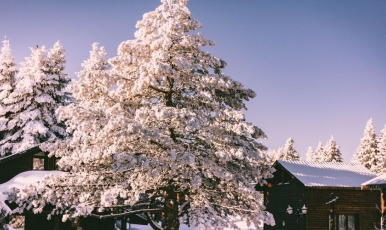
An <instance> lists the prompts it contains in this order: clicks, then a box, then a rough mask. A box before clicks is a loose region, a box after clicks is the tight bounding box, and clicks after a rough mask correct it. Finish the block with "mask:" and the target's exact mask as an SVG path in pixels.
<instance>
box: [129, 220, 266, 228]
mask: <svg viewBox="0 0 386 230" xmlns="http://www.w3.org/2000/svg"><path fill="white" fill-rule="evenodd" d="M236 224H237V226H238V227H239V228H240V229H243V230H252V229H257V228H256V227H255V226H254V225H253V224H252V225H251V226H249V227H248V226H247V223H246V222H245V221H239V222H237V223H236ZM128 229H130V230H153V228H152V227H151V226H150V225H137V224H131V225H130V228H128ZM192 229H195V228H193V227H188V226H187V225H181V226H180V230H192ZM258 229H260V228H258Z"/></svg>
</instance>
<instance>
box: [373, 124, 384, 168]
mask: <svg viewBox="0 0 386 230" xmlns="http://www.w3.org/2000/svg"><path fill="white" fill-rule="evenodd" d="M378 151H379V152H378V155H377V157H378V159H377V164H376V166H374V170H373V171H374V172H375V173H377V174H382V173H386V125H385V127H384V128H383V129H382V130H381V134H380V135H379V137H378Z"/></svg>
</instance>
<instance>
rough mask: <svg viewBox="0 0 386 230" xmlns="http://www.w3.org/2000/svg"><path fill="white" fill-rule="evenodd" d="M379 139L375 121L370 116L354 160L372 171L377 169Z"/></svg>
mask: <svg viewBox="0 0 386 230" xmlns="http://www.w3.org/2000/svg"><path fill="white" fill-rule="evenodd" d="M378 153H379V150H378V140H377V136H376V134H375V128H374V122H373V119H372V118H370V119H369V120H368V121H367V123H366V128H365V130H364V132H363V137H362V138H361V141H360V144H359V146H358V149H357V151H356V153H355V155H354V159H353V160H354V161H356V162H359V163H361V164H362V165H363V166H365V167H366V168H368V169H370V170H371V171H373V172H374V171H375V167H376V165H377V164H378V161H379V159H378Z"/></svg>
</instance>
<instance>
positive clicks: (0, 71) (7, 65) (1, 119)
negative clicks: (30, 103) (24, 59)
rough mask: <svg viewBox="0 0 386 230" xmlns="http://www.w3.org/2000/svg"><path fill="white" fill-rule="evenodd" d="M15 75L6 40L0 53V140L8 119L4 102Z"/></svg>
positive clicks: (12, 59) (11, 87)
mask: <svg viewBox="0 0 386 230" xmlns="http://www.w3.org/2000/svg"><path fill="white" fill-rule="evenodd" d="M16 73H17V69H16V63H15V62H14V58H13V56H12V54H11V46H10V44H9V41H8V40H4V41H3V46H2V48H1V53H0V140H1V139H3V138H4V134H5V132H6V128H7V123H8V119H9V113H7V109H6V105H5V104H4V100H5V99H7V98H8V97H9V95H10V94H11V93H12V91H13V90H14V83H15V76H16Z"/></svg>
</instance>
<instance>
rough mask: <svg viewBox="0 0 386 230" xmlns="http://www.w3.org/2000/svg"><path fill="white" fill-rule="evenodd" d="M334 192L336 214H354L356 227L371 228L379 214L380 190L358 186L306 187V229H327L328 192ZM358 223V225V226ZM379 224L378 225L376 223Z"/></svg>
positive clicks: (379, 216)
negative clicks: (334, 187) (364, 188)
mask: <svg viewBox="0 0 386 230" xmlns="http://www.w3.org/2000/svg"><path fill="white" fill-rule="evenodd" d="M331 193H334V196H333V197H335V196H337V197H338V199H337V201H336V202H335V204H334V213H335V214H336V215H354V216H355V218H357V220H356V225H357V226H356V229H361V230H370V229H371V230H373V229H374V224H378V223H377V222H379V221H380V218H381V215H380V212H379V211H378V210H377V208H376V205H377V206H378V207H381V200H380V197H381V193H380V191H376V190H373V191H370V190H360V188H357V189H355V188H338V189H327V188H311V187H307V188H306V204H307V208H308V213H307V226H306V227H307V229H315V230H320V229H328V228H329V226H328V219H329V213H330V206H329V205H327V204H326V202H328V201H329V200H330V194H331ZM358 225H359V226H358ZM378 226H379V225H378Z"/></svg>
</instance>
